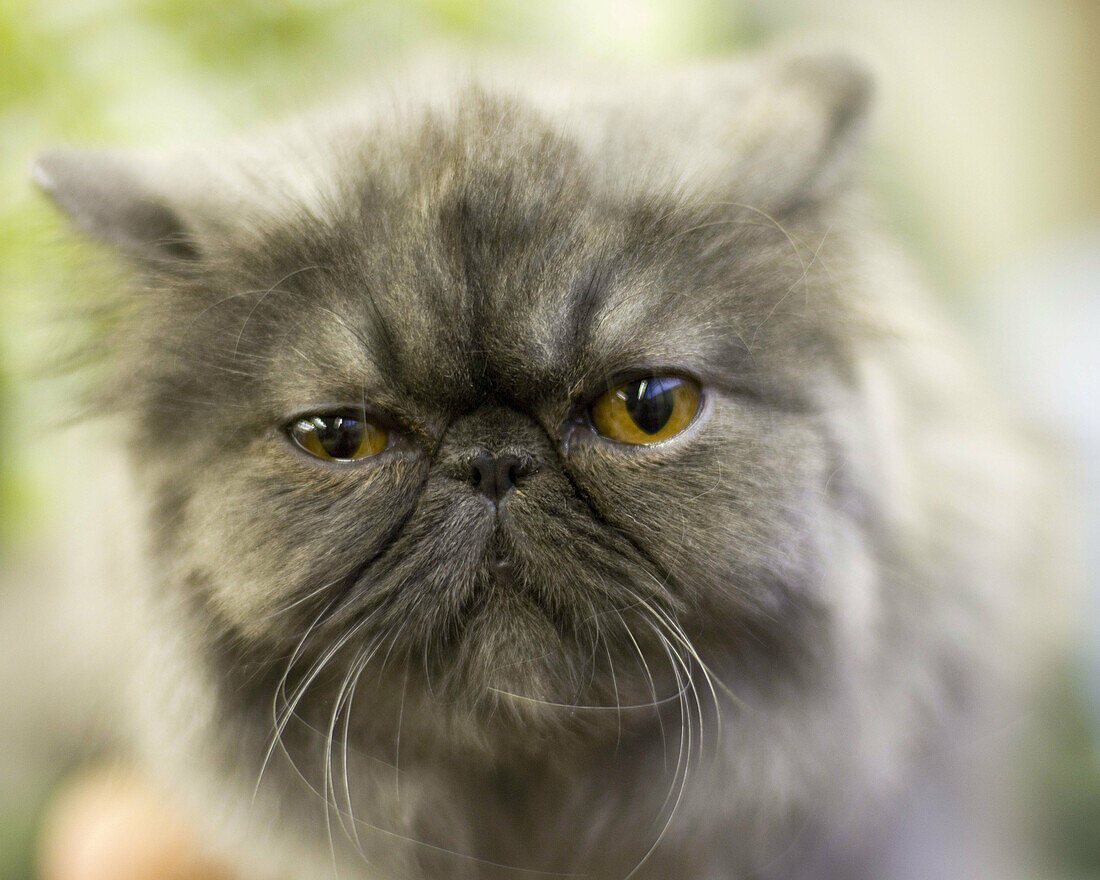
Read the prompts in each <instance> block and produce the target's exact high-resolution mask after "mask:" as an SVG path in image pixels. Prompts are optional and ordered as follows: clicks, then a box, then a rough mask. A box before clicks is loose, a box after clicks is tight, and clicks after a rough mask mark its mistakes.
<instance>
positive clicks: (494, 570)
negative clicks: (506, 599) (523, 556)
mask: <svg viewBox="0 0 1100 880" xmlns="http://www.w3.org/2000/svg"><path fill="white" fill-rule="evenodd" d="M489 575H490V576H491V577H492V579H493V583H494V584H496V585H497V586H498V587H513V586H515V583H516V564H515V562H514V561H513V560H512V558H511V557H510V556H507V555H505V554H504V553H501V552H499V551H498V552H496V553H493V554H492V555H491V556H490V559H489Z"/></svg>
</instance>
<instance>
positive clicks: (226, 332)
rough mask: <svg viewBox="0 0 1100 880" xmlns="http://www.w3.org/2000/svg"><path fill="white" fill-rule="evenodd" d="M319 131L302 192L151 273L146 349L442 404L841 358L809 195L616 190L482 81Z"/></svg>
mask: <svg viewBox="0 0 1100 880" xmlns="http://www.w3.org/2000/svg"><path fill="white" fill-rule="evenodd" d="M335 145H340V149H336V147H335ZM326 148H327V149H326V151H325V153H326V154H327V155H326V164H324V165H322V166H315V167H314V168H313V169H310V173H314V174H316V175H317V176H318V178H319V179H321V180H323V181H324V184H323V186H322V185H319V186H317V187H314V188H313V189H312V191H311V192H312V195H311V197H310V198H309V199H308V200H307V199H304V198H298V199H289V200H287V202H286V203H285V204H284V205H283V207H282V209H281V210H280V211H279V212H272V211H265V212H252V213H249V212H247V211H246V212H243V214H242V216H241V217H240V218H239V220H238V225H237V227H235V228H233V227H231V226H227V228H226V229H225V231H224V233H223V234H222V235H220V236H217V237H213V236H211V237H209V238H208V239H207V240H206V242H205V244H204V245H202V246H203V247H205V249H206V251H207V259H205V260H204V261H203V262H202V263H201V264H200V265H199V267H198V268H196V269H194V270H192V271H191V272H190V273H188V274H185V276H184V277H183V279H182V281H181V280H180V279H179V278H176V277H166V278H165V279H164V280H163V281H162V283H163V285H164V287H165V292H166V294H167V299H168V303H167V304H166V306H165V308H163V309H157V310H154V312H153V314H154V316H155V317H154V321H153V326H152V327H151V328H150V329H151V332H154V333H156V334H157V335H158V336H159V337H161V340H162V343H166V345H161V346H159V347H157V346H155V347H154V348H155V349H156V350H163V349H164V348H165V347H167V348H168V349H173V348H176V347H177V343H179V342H184V344H183V345H182V346H181V347H180V349H179V350H181V353H182V355H183V356H182V357H181V358H178V359H175V360H174V361H173V362H172V366H171V367H170V369H183V370H185V371H187V372H190V373H192V374H193V375H195V374H204V375H199V376H197V378H194V381H197V382H199V383H201V384H202V385H203V386H205V387H207V388H208V387H209V383H210V382H211V381H212V378H211V374H213V376H214V377H215V379H214V381H216V377H218V376H220V377H221V378H223V379H224V380H225V381H227V382H228V383H230V385H231V386H232V388H233V389H234V393H239V391H240V389H241V383H242V379H244V378H245V376H246V375H247V377H248V378H249V379H251V380H254V381H255V382H256V383H258V384H263V383H264V382H267V384H268V385H269V386H270V385H274V386H276V387H277V391H278V392H282V393H284V394H285V395H286V396H287V397H288V398H293V397H294V396H295V395H297V396H299V397H301V396H302V395H313V396H317V395H325V394H329V395H332V396H339V395H340V394H341V393H360V392H361V391H362V390H363V389H365V388H369V389H371V390H372V391H373V393H374V395H375V396H382V397H383V398H385V397H392V398H395V399H398V398H400V399H403V400H404V401H406V402H408V401H409V400H410V399H411V400H414V401H419V402H421V403H423V404H424V405H426V406H433V407H435V406H443V407H444V408H446V409H448V410H450V409H465V408H469V407H471V406H474V405H476V404H477V403H478V401H480V400H482V399H484V398H485V397H487V396H492V397H496V398H499V399H502V400H504V401H507V402H521V403H524V404H538V403H541V402H544V401H545V400H547V399H553V400H558V401H560V400H566V399H569V398H571V397H575V396H576V395H578V394H581V393H584V392H587V391H591V390H593V388H594V386H598V385H600V384H601V383H602V384H606V382H608V381H610V380H611V379H613V378H614V377H615V375H616V374H621V373H622V372H624V371H629V370H634V369H645V368H663V369H674V370H681V371H688V372H692V373H695V374H697V375H699V376H701V377H702V378H704V379H707V380H709V381H713V382H716V383H718V384H721V385H725V386H727V387H730V388H732V389H734V390H744V389H746V388H747V387H748V386H754V387H752V388H748V390H759V389H760V388H763V387H764V385H765V384H767V385H771V386H775V390H776V391H777V393H778V391H779V387H780V385H781V384H782V381H781V380H780V378H779V374H780V373H781V372H782V371H783V370H784V369H788V370H791V369H795V368H796V367H798V368H799V369H803V368H807V367H808V362H809V361H812V360H813V359H814V358H820V357H823V356H828V357H832V356H835V355H836V353H837V350H836V345H835V341H834V340H831V339H829V336H830V334H831V333H832V331H833V329H834V328H833V327H832V326H831V324H830V322H831V320H832V313H833V312H834V311H835V303H834V302H833V296H834V294H833V291H832V286H833V285H835V283H836V279H835V278H829V277H828V276H827V275H826V274H825V273H824V272H822V271H821V268H820V267H819V266H816V265H815V263H817V261H818V259H820V260H821V265H822V266H824V265H825V257H824V256H821V251H822V250H823V249H822V248H821V247H817V253H815V252H814V250H813V248H814V246H815V245H817V244H818V242H817V241H816V240H811V241H809V242H807V241H804V240H796V238H795V233H800V234H802V235H806V236H813V235H818V236H820V235H821V234H822V233H823V226H824V224H823V221H822V219H821V211H822V209H821V207H820V206H818V205H807V206H806V207H805V208H803V209H801V210H800V211H795V212H790V213H788V214H787V215H786V216H785V217H784V218H783V222H782V223H781V222H780V221H779V220H777V219H774V218H771V217H770V216H768V215H767V214H766V213H765V212H762V211H761V210H760V209H756V208H755V207H753V206H749V205H742V204H730V203H729V202H728V201H726V200H724V199H721V198H705V197H701V196H698V195H690V196H689V195H685V194H684V193H683V192H681V191H678V190H676V189H670V188H668V187H666V186H661V185H655V184H653V183H652V182H651V184H650V185H649V186H648V187H640V186H636V187H634V189H632V190H631V191H629V192H617V191H614V190H611V189H609V188H608V187H607V186H605V185H604V182H602V181H601V178H600V177H599V173H598V172H597V171H596V170H595V164H596V163H594V162H593V160H592V158H591V157H590V156H589V155H587V154H586V153H585V151H584V150H583V149H582V148H581V147H580V145H579V144H578V142H577V141H576V139H574V138H572V137H571V135H570V133H569V132H568V131H567V130H566V131H563V130H560V128H558V127H555V126H554V125H553V124H552V121H551V120H549V119H547V118H545V117H544V116H542V115H540V113H539V112H538V111H536V110H535V109H533V108H531V107H529V106H525V105H523V104H521V103H519V102H517V101H514V100H510V99H502V98H500V97H496V96H492V95H489V94H487V93H486V92H484V91H481V90H477V89H471V90H469V91H467V92H465V93H464V94H463V96H462V98H461V99H460V101H459V102H458V104H457V106H456V108H455V109H454V111H453V112H452V113H450V114H443V113H440V112H438V111H426V112H424V113H422V114H421V115H417V116H411V117H408V118H406V119H405V121H404V124H402V125H400V126H396V127H394V126H387V127H382V128H378V129H372V130H362V131H360V135H359V139H358V141H357V142H356V143H354V144H352V143H351V138H350V136H349V135H348V134H347V132H346V131H345V132H342V133H341V134H339V135H338V136H334V137H333V138H332V140H331V141H329V142H328V143H327V144H326ZM257 184H261V185H263V186H264V187H265V188H268V189H272V188H273V189H275V190H278V191H284V192H285V191H286V190H287V189H288V187H287V186H286V185H284V184H283V183H282V182H281V181H280V180H278V179H277V178H276V179H273V180H269V181H267V182H263V181H252V182H251V184H250V185H252V186H255V185H257ZM320 193H325V194H324V195H320ZM792 230H793V232H792ZM824 243H825V242H822V244H824ZM841 244H842V241H841V240H840V239H839V238H838V240H836V241H835V243H830V248H833V247H835V246H839V245H841ZM181 288H182V292H181ZM811 288H812V300H811V298H810V297H811ZM181 311H182V312H183V314H180V313H181ZM158 327H159V328H160V329H159V330H158V329H157V328H158ZM181 327H182V328H184V330H183V335H184V337H185V341H184V339H181V338H180V332H181V331H180V328H181ZM165 334H167V335H168V336H170V337H172V338H171V339H168V340H165V339H164V336H165ZM796 361H798V362H801V366H799V364H796ZM178 381H179V379H178V377H177V378H174V379H169V380H168V381H167V382H166V386H167V387H168V388H169V389H170V392H171V396H172V398H173V400H179V399H180V398H181V397H182V398H183V399H187V398H188V397H189V395H187V394H183V395H181V394H179V388H178V387H177V382H178ZM184 381H186V379H184ZM787 384H788V388H787V391H788V392H789V391H790V390H791V388H792V387H793V386H792V385H791V383H790V382H788V383H787ZM207 396H208V395H207ZM293 403H294V401H293V400H292V399H287V400H286V401H285V402H282V401H280V402H279V404H277V405H280V406H291V407H292V406H293ZM273 405H276V404H274V403H273ZM406 405H407V404H406Z"/></svg>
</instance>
